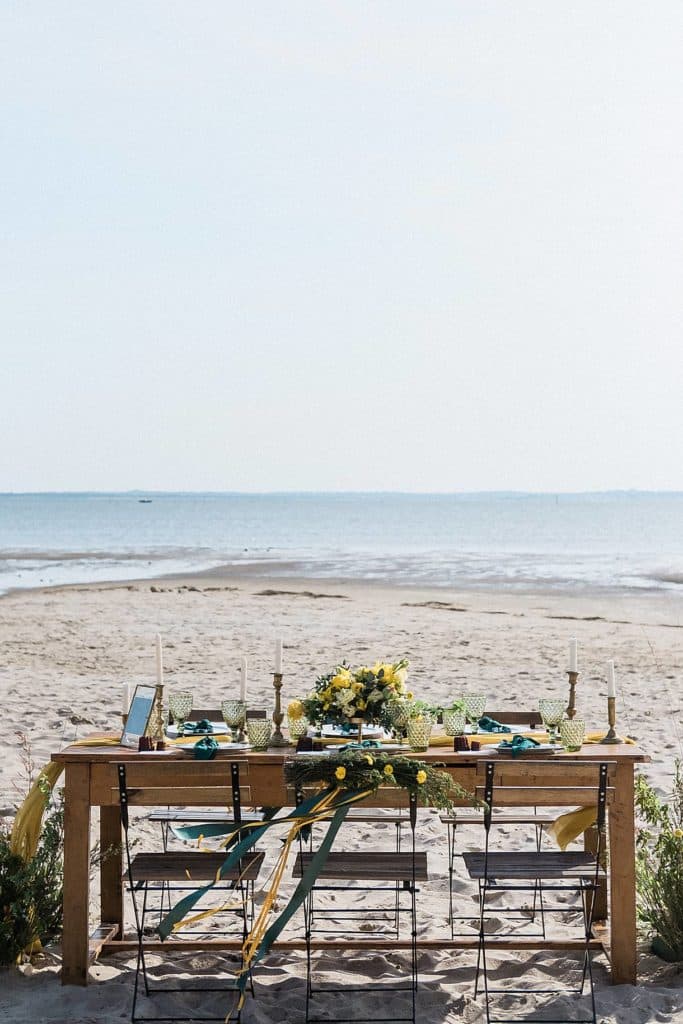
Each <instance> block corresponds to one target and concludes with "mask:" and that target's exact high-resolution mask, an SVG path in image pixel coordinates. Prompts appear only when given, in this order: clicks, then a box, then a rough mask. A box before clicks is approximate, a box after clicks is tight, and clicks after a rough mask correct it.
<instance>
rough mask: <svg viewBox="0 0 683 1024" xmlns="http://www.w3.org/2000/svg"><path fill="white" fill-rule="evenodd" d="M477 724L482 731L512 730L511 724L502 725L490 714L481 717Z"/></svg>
mask: <svg viewBox="0 0 683 1024" xmlns="http://www.w3.org/2000/svg"><path fill="white" fill-rule="evenodd" d="M477 725H478V726H479V728H480V729H481V731H482V732H512V729H511V728H510V726H509V725H501V724H500V722H497V721H496V720H495V718H489V717H488V715H484V717H483V718H480V719H479V721H478V723H477Z"/></svg>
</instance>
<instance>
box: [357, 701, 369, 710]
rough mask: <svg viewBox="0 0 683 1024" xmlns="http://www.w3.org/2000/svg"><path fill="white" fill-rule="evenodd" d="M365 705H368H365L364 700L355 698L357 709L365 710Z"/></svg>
mask: <svg viewBox="0 0 683 1024" xmlns="http://www.w3.org/2000/svg"><path fill="white" fill-rule="evenodd" d="M367 706H368V705H367V703H366V702H365V701H364V700H357V701H356V707H357V708H358V710H359V711H365V709H366V707H367Z"/></svg>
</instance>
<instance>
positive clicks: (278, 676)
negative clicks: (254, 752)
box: [268, 672, 289, 747]
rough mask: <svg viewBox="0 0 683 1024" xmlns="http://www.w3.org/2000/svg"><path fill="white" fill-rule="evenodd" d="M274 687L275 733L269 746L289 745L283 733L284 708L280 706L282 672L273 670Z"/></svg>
mask: <svg viewBox="0 0 683 1024" xmlns="http://www.w3.org/2000/svg"><path fill="white" fill-rule="evenodd" d="M273 689H274V690H275V708H274V710H273V725H274V726H275V728H274V729H273V735H272V736H271V738H270V743H269V744H268V746H269V747H288V746H289V743H288V741H287V740H286V739H285V738H284V736H283V735H282V729H281V728H280V726H281V725H282V719H283V718H284V715H283V714H282V708H281V706H280V690H281V689H282V672H273Z"/></svg>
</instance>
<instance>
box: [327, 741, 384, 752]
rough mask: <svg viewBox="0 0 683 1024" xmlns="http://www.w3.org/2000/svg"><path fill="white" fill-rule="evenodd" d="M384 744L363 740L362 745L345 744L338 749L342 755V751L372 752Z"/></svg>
mask: <svg viewBox="0 0 683 1024" xmlns="http://www.w3.org/2000/svg"><path fill="white" fill-rule="evenodd" d="M381 746H382V744H381V743H378V742H377V740H361V742H360V743H358V741H356V742H355V743H344V744H343V746H341V747H337V750H338V751H339V752H340V753H341V751H342V750H372V749H373V748H376V747H381Z"/></svg>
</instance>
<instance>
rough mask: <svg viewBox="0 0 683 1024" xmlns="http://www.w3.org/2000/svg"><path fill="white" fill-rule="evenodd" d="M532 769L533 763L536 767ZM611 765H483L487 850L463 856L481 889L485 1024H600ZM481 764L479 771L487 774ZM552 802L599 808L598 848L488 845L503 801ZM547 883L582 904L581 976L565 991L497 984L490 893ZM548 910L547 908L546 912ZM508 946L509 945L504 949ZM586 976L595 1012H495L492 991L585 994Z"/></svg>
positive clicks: (480, 950) (479, 964)
mask: <svg viewBox="0 0 683 1024" xmlns="http://www.w3.org/2000/svg"><path fill="white" fill-rule="evenodd" d="M532 766H533V767H532ZM608 769H609V765H608V764H607V763H596V762H567V761H564V762H563V761H560V760H558V761H540V760H538V759H536V758H534V759H533V761H527V762H526V764H522V763H521V759H519V760H517V761H503V760H499V761H487V762H485V764H484V765H483V773H484V784H483V786H481V785H479V786H477V791H476V792H477V796H478V797H480V798H481V799H483V800H484V801H485V803H486V808H485V811H484V829H485V837H486V841H485V846H484V850H483V852H477V853H465V854H463V860H464V862H465V867H466V869H467V871H468V874H469V876H470V878H472V879H473V880H475V881H476V882H477V883H478V886H479V914H480V921H479V943H478V953H477V969H476V978H475V989H474V994H475V997H476V996H477V995H478V993H479V984H480V978H483V989H484V996H485V1001H486V1020H487V1024H510V1022H515V1021H519V1020H520V1019H523V1020H525V1021H528V1020H543V1022H544V1024H548V1022H551V1021H552V1022H553V1024H561V1022H565V1021H571V1022H572V1024H596V1015H595V994H594V985H593V969H592V961H591V939H592V926H593V910H594V906H595V902H596V900H595V896H596V893H597V891H598V888H599V886H600V883H601V881H602V880H604V869H603V867H602V853H603V849H604V843H605V821H606V808H607V802H608V797H609V798H611V795H612V792H613V790H612V789H611V788H610V787H609V786H608ZM481 770H482V767H481V766H480V768H479V771H480V772H481ZM517 804H522V805H529V804H535V805H539V806H541V805H545V806H548V805H552V806H571V805H574V804H579V805H581V806H593V805H595V806H596V820H597V848H596V850H595V852H593V853H589V852H581V851H576V852H575V851H570V852H565V853H561V852H555V851H535V852H532V853H526V852H520V851H510V852H507V851H500V852H499V851H497V850H496V851H493V850H491V849H490V845H489V844H490V837H491V832H492V829H493V828H494V827H495V826H496V825H497V824H498V820H497V818H496V816H495V814H494V813H493V812H494V808H495V807H496V805H499V806H515V805H517ZM539 881H540V882H542V883H543V886H544V891H554V892H563V893H566V892H574V893H577V894H578V896H579V897H580V900H581V907H582V911H583V913H582V919H583V928H582V944H581V949H582V956H581V959H580V980H579V982H578V984H577V985H576V986H575V987H572V988H564V989H563V988H562V986H560V985H559V984H558V985H555V986H553V987H552V988H514V987H507V986H503V987H500V988H494V987H493V986H492V985H491V984H490V981H489V966H488V956H489V954H490V952H491V951H492V950H494V949H495V947H496V937H495V935H491V934H489V931H488V930H487V927H486V924H487V915H488V914H489V913H491V911H492V910H493V912H494V913H495V912H496V910H495V908H491V906H490V902H489V897H490V896H491V895H492V894H497V893H500V892H511V891H513V892H525V891H526V892H531V891H533V890H534V889H535V888H536V887H537V885H538V883H539ZM548 912H549V908H547V907H546V913H548ZM552 912H553V913H566V912H567V910H566V908H563V909H560V908H557V907H553V908H552ZM563 941H565V940H553V941H552V942H549V946H550V945H552V948H562V942H563ZM506 948H508V947H507V946H506ZM586 980H588V983H589V989H590V1015H589V1016H587V1017H580V1018H577V1017H571V1018H567V1017H548V1016H543V1017H542V1018H530V1017H528V1016H525V1017H524V1018H520V1017H519V1016H517V1017H510V1016H495V1017H494V1016H492V1015H491V996H492V995H502V994H504V995H505V996H508V997H509V996H511V995H523V996H526V995H529V994H537V995H552V996H555V997H557V996H558V995H561V994H565V995H567V994H571V995H575V996H577V997H580V996H582V995H583V991H584V987H585V984H586Z"/></svg>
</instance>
